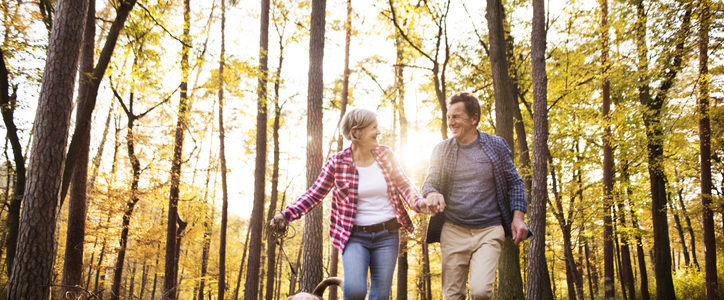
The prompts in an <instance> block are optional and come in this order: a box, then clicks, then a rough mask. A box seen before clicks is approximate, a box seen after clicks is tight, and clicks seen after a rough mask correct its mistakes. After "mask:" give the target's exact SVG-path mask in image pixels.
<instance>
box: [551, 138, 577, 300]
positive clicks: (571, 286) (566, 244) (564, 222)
mask: <svg viewBox="0 0 724 300" xmlns="http://www.w3.org/2000/svg"><path fill="white" fill-rule="evenodd" d="M576 150H578V149H576ZM546 151H548V150H546ZM548 163H549V165H550V174H551V182H552V184H553V186H552V189H553V200H555V203H554V204H555V206H553V203H552V207H551V211H552V212H553V215H554V216H555V217H556V219H557V220H558V224H559V225H560V227H561V234H562V235H563V255H564V258H565V264H566V283H567V285H568V299H574V300H575V299H580V300H583V284H582V282H581V281H578V278H580V276H579V274H578V267H577V266H576V261H575V259H574V257H573V245H572V243H571V239H572V237H571V236H572V234H571V228H572V226H573V216H572V214H573V210H574V209H575V208H574V203H575V200H576V197H577V196H579V195H580V193H578V192H577V193H576V194H575V195H574V196H572V197H571V200H570V202H569V211H568V213H567V217H566V215H564V212H563V199H561V198H562V197H561V196H560V193H559V191H558V179H557V177H556V172H555V169H556V168H555V166H554V165H553V159H552V157H550V156H548ZM576 171H577V172H580V170H576ZM574 177H575V175H574ZM579 188H580V187H579ZM581 197H582V196H581Z"/></svg>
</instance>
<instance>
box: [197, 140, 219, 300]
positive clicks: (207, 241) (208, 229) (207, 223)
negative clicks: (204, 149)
mask: <svg viewBox="0 0 724 300" xmlns="http://www.w3.org/2000/svg"><path fill="white" fill-rule="evenodd" d="M212 127H213V126H212ZM213 132H214V131H213V128H212V130H211V133H212V134H213ZM209 144H211V143H209ZM212 153H213V151H211V149H210V148H209V162H211V161H212V160H213V158H212ZM210 165H211V163H209V166H208V169H207V170H206V183H205V184H204V203H206V205H207V209H208V210H209V211H210V214H211V215H210V216H209V215H206V216H205V218H204V244H203V246H202V250H201V275H200V276H199V277H200V278H201V279H200V280H199V289H198V296H197V297H196V299H199V300H203V299H204V287H205V284H206V272H207V270H208V265H209V251H210V249H211V234H212V233H213V230H212V229H213V227H214V212H215V211H216V209H215V201H212V204H211V205H210V206H208V205H209V198H208V196H209V181H210V179H211V166H210ZM215 182H216V181H214V183H215ZM214 194H216V193H214ZM208 213H209V212H207V214H208Z"/></svg>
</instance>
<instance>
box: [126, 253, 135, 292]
mask: <svg viewBox="0 0 724 300" xmlns="http://www.w3.org/2000/svg"><path fill="white" fill-rule="evenodd" d="M130 277H131V283H129V285H128V293H127V294H126V295H127V297H128V298H129V299H133V298H135V297H133V288H134V282H135V279H136V262H135V261H134V262H133V267H132V268H131V276H130Z"/></svg>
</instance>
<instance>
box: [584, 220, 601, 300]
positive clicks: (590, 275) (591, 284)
mask: <svg viewBox="0 0 724 300" xmlns="http://www.w3.org/2000/svg"><path fill="white" fill-rule="evenodd" d="M584 229H585V228H584ZM584 229H581V230H584ZM583 249H584V253H585V254H586V273H587V275H588V276H587V277H588V291H589V292H590V295H591V300H593V299H595V298H596V294H597V290H598V288H596V289H594V283H595V282H598V278H595V277H596V276H595V274H596V273H595V272H596V271H595V269H594V270H593V272H591V269H593V266H591V250H590V247H589V246H588V239H584V240H583Z"/></svg>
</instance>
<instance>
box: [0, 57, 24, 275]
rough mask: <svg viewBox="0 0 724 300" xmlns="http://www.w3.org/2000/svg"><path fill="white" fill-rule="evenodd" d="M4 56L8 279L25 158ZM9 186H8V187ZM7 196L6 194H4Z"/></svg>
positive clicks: (1, 104) (1, 88) (0, 80)
mask: <svg viewBox="0 0 724 300" xmlns="http://www.w3.org/2000/svg"><path fill="white" fill-rule="evenodd" d="M4 56H5V54H4V52H3V50H2V49H0V111H1V112H2V116H3V122H4V123H5V128H7V139H8V140H9V141H10V145H11V146H12V149H13V160H14V161H15V182H14V184H13V196H12V198H11V200H10V201H9V203H8V215H7V218H6V221H5V224H6V226H7V227H8V234H7V237H6V238H5V247H6V249H7V252H6V254H5V265H6V267H7V275H8V277H10V271H11V270H12V265H13V259H14V258H15V249H16V246H17V241H18V225H19V224H20V203H21V202H22V201H23V192H25V157H23V149H22V148H23V147H22V145H20V138H19V137H18V128H17V126H15V121H14V116H13V114H14V112H15V107H16V106H17V103H16V100H17V99H16V98H17V95H16V92H15V91H13V94H12V95H8V88H9V79H8V69H7V66H5V57H4ZM8 186H9V185H8ZM6 195H7V193H6Z"/></svg>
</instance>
